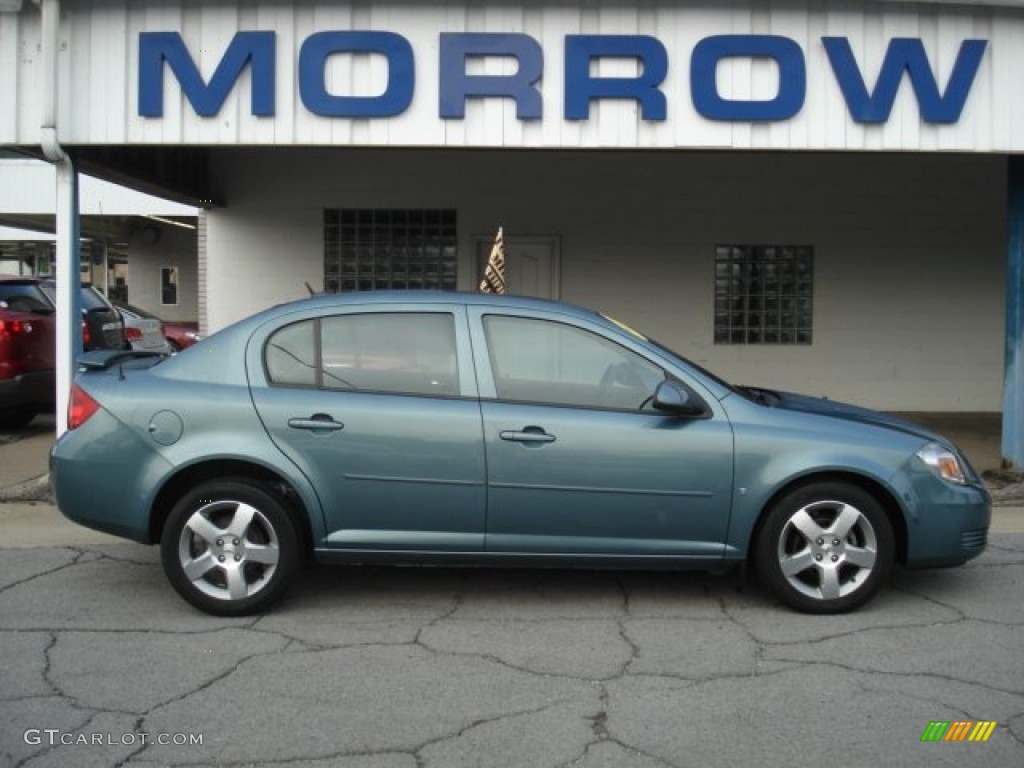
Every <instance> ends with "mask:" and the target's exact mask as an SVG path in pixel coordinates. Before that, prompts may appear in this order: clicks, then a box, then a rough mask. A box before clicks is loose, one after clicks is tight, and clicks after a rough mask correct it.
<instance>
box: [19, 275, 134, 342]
mask: <svg viewBox="0 0 1024 768" xmlns="http://www.w3.org/2000/svg"><path fill="white" fill-rule="evenodd" d="M39 287H40V288H42V289H43V292H44V293H45V294H46V296H47V298H48V299H49V300H50V302H51V303H52V305H53V306H54V307H56V306H57V281H56V280H54V279H52V278H47V279H45V280H41V281H40V282H39ZM79 302H80V304H81V309H82V346H83V347H84V349H86V350H87V351H88V350H93V349H124V348H126V347H127V346H128V342H127V339H126V338H125V332H124V320H122V319H121V315H119V314H118V312H117V310H116V309H114V306H113V305H112V304H111V303H110V302H109V301H107V297H106V296H104V295H103V294H102V293H100V292H99V291H98V290H97V289H96V288H95V287H94V286H93V285H92V284H90V283H82V290H81V293H80V295H79Z"/></svg>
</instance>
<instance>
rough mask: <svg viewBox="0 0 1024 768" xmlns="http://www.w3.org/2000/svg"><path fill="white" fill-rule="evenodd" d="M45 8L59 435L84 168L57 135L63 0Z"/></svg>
mask: <svg viewBox="0 0 1024 768" xmlns="http://www.w3.org/2000/svg"><path fill="white" fill-rule="evenodd" d="M40 7H41V11H42V19H41V25H40V27H41V38H42V39H41V43H42V61H41V63H42V73H43V77H42V83H41V87H42V93H43V98H42V107H43V114H42V120H41V124H40V127H39V130H40V139H39V143H40V146H41V147H42V150H43V155H44V156H45V157H46V159H47V160H49V161H50V162H51V163H53V165H54V168H55V169H56V172H57V188H56V196H57V205H56V214H57V264H56V270H55V274H56V277H57V355H56V359H55V362H56V378H57V392H56V398H55V399H56V403H57V436H58V437H60V436H61V435H63V434H64V433H65V432H67V429H68V401H69V399H70V396H71V383H72V381H73V380H74V375H75V366H76V363H75V361H76V358H77V357H78V355H79V354H80V352H81V350H82V328H81V323H82V320H81V313H80V311H79V306H78V305H79V295H78V294H79V290H80V288H79V285H80V280H81V278H80V277H79V271H80V270H79V259H80V256H79V240H80V238H79V223H78V172H77V171H76V170H75V166H74V163H73V162H72V161H71V158H70V157H69V156H68V154H67V153H66V152H65V151H64V149H63V147H61V145H60V141H59V139H58V136H57V115H58V98H59V92H60V89H59V83H58V81H57V72H58V69H57V56H58V51H59V50H60V0H40Z"/></svg>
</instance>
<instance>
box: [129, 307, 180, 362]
mask: <svg viewBox="0 0 1024 768" xmlns="http://www.w3.org/2000/svg"><path fill="white" fill-rule="evenodd" d="M113 304H114V308H115V309H117V311H118V312H120V313H121V317H122V319H123V320H124V335H125V338H126V339H127V340H128V343H129V344H131V347H132V349H139V350H143V351H145V352H159V353H160V354H163V355H171V354H174V353H175V352H176V351H177V350H176V349H174V348H173V347H172V346H171V344H170V342H168V341H167V339H166V338H165V333H164V323H163V321H162V320H161V319H160V318H158V317H157V316H156V315H152V314H150V313H149V312H147V311H146V310H144V309H139V308H138V307H133V306H132V305H131V304H122V303H120V302H117V301H115V302H113Z"/></svg>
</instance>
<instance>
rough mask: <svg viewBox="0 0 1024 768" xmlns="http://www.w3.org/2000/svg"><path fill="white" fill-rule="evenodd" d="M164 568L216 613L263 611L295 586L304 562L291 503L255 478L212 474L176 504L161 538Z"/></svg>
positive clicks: (195, 601)
mask: <svg viewBox="0 0 1024 768" xmlns="http://www.w3.org/2000/svg"><path fill="white" fill-rule="evenodd" d="M160 555H161V560H162V561H163V567H164V573H165V574H166V575H167V579H168V580H169V581H170V582H171V586H172V587H174V589H175V590H176V591H177V592H178V594H179V595H181V596H182V597H183V598H185V600H186V601H188V602H189V603H191V604H192V605H194V606H195V607H196V608H198V609H200V610H201V611H205V612H206V613H210V614H213V615H215V616H246V615H249V614H253V613H261V612H263V611H265V610H267V609H268V608H270V607H271V606H272V605H273V604H274V603H276V602H277V601H278V600H280V599H281V598H282V597H283V596H284V593H285V592H286V591H287V589H288V587H289V585H290V583H291V581H292V579H293V578H294V576H295V572H296V570H297V567H298V563H299V540H298V536H297V534H296V528H295V523H294V522H293V521H292V518H291V517H290V516H289V514H288V512H287V510H286V509H285V507H284V504H283V503H282V502H281V501H280V500H279V499H278V498H277V497H276V496H275V495H274V494H273V493H272V492H271V491H269V490H268V489H267V488H265V487H263V486H261V485H259V484H258V483H256V482H255V481H253V480H251V479H249V478H228V479H224V480H212V481H209V482H205V483H203V484H201V485H199V486H196V488H195V489H194V490H191V491H188V492H187V493H185V495H184V496H182V497H181V499H180V500H179V501H178V502H177V503H176V504H175V505H174V508H173V509H172V510H171V513H170V515H169V516H168V518H167V522H166V524H165V525H164V530H163V535H162V536H161V540H160Z"/></svg>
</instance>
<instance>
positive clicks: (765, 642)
mask: <svg viewBox="0 0 1024 768" xmlns="http://www.w3.org/2000/svg"><path fill="white" fill-rule="evenodd" d="M0 506H3V505H0ZM22 512H23V513H24V512H25V510H22ZM36 512H37V513H38V514H39V515H40V519H42V520H45V519H46V518H45V515H47V514H53V515H55V513H53V512H52V508H50V507H48V505H38V509H37V510H36ZM31 513H32V510H31V509H29V514H31ZM3 519H4V517H3V513H2V511H0V542H4V541H8V537H6V536H2V533H3V530H4V526H3ZM65 525H67V526H68V527H69V529H70V528H71V524H70V523H66V524H65ZM50 528H51V530H57V534H56V535H57V536H58V538H60V537H64V538H65V539H66V540H67V541H69V542H75V541H78V542H80V543H68V544H66V545H63V546H34V545H32V544H31V543H30V544H28V545H25V546H24V548H5V549H0V765H11V766H32V768H36V767H39V766H72V765H73V766H76V767H77V766H83V767H87V766H120V765H130V766H165V765H168V766H169V765H175V766H177V765H183V766H198V765H204V766H205V765H218V766H248V765H269V766H278V765H279V766H310V767H312V766H317V767H319V766H324V767H326V766H351V767H352V768H415V767H417V766H422V767H433V766H438V767H443V768H459V767H461V766H466V767H469V766H509V767H516V768H518V767H519V766H524V767H527V768H542V767H544V766H552V767H554V766H566V767H568V766H585V767H586V768H632V767H636V768H660V767H664V766H725V765H729V766H736V765H769V766H770V765H782V764H785V765H787V766H812V765H815V766H816V765H821V764H823V763H828V764H831V765H907V766H914V765H928V766H947V765H948V766H965V765H966V766H975V765H976V766H985V767H986V768H988V767H990V766H1020V765H1022V764H1024V653H1022V648H1024V600H1022V590H1024V534H1021V533H995V534H993V536H992V543H991V545H990V548H989V550H988V551H987V553H986V554H985V555H984V556H983V557H982V558H980V559H979V560H977V561H974V562H972V563H970V564H968V565H967V566H965V567H962V568H957V569H952V570H946V571H930V572H905V571H903V572H897V573H896V574H895V577H894V578H893V579H892V581H891V583H890V586H889V588H888V589H886V590H885V591H884V592H883V593H882V595H881V596H880V597H879V598H878V599H876V600H875V601H874V602H873V603H871V604H869V605H868V606H867V607H866V608H865V609H862V610H861V611H860V612H858V613H855V614H852V615H847V616H840V617H809V616H802V615H799V614H795V613H792V612H790V611H788V610H786V609H784V608H782V607H781V606H778V605H776V604H774V602H773V601H772V600H771V598H770V597H769V596H768V595H767V594H766V593H765V592H764V591H763V590H761V589H760V588H759V587H758V586H757V585H756V584H752V583H750V582H746V581H743V580H741V579H739V578H738V577H737V576H735V575H733V576H712V575H705V574H694V573H635V572H624V573H609V572H603V573H599V572H587V571H537V570H520V571H514V570H506V571H497V570H496V571H487V570H476V569H450V570H443V569H413V568H396V569H386V568H325V567H311V568H309V569H308V570H307V571H306V572H305V573H304V574H303V576H302V578H301V579H300V581H299V583H297V584H296V586H295V588H294V589H293V590H292V591H291V593H290V595H289V598H288V599H287V600H286V601H285V602H284V603H283V604H282V605H281V606H280V607H279V608H278V609H277V610H276V611H274V612H273V613H271V614H268V615H266V616H262V617H257V618H250V619H222V618H213V617H209V616H206V615H204V614H201V613H198V612H196V611H195V610H193V609H192V608H190V607H189V606H187V605H186V604H185V603H184V602H182V601H181V600H180V599H179V598H178V597H177V596H176V594H175V593H174V592H173V591H172V590H171V588H170V587H169V586H168V585H167V584H166V582H165V580H164V577H163V575H162V572H161V570H160V567H159V562H158V552H157V550H156V549H153V548H147V547H142V546H139V545H135V544H131V543H120V542H118V541H117V540H115V539H107V538H105V537H102V536H96V535H93V536H92V537H91V538H90V537H89V536H88V535H87V534H86V532H85V531H84V530H82V529H77V528H74V530H75V531H78V530H82V533H83V534H85V535H83V536H77V535H76V534H73V533H72V534H64V533H62V531H64V529H63V528H59V527H58V526H57V525H56V523H53V525H52V526H50ZM4 546H5V547H6V546H9V541H8V543H7V544H4ZM933 720H950V721H955V720H996V721H998V726H997V727H996V729H995V732H994V733H993V735H992V737H991V738H990V739H989V741H988V742H986V743H967V742H965V743H921V741H920V738H921V735H922V733H923V731H924V730H925V728H926V727H927V726H928V724H929V722H930V721H933ZM47 729H49V730H50V731H52V732H53V733H52V734H51V733H48V732H47ZM26 732H28V738H26ZM139 734H146V738H147V742H149V743H142V741H141V739H142V737H141V736H139ZM161 734H164V735H167V736H168V737H172V736H174V735H177V734H186V735H187V734H201V736H202V743H201V744H191V745H189V744H185V745H174V744H169V745H162V744H157V743H152V742H151V740H154V739H156V738H157V737H158V736H159V735H161ZM62 739H63V740H65V741H71V742H72V743H70V744H62V743H61V740H62ZM83 739H84V740H85V741H86V742H89V741H90V740H95V739H99V740H101V741H102V743H100V744H93V743H85V744H83V743H81V741H82V740H83ZM33 742H35V743H33ZM125 742H128V743H125Z"/></svg>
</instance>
